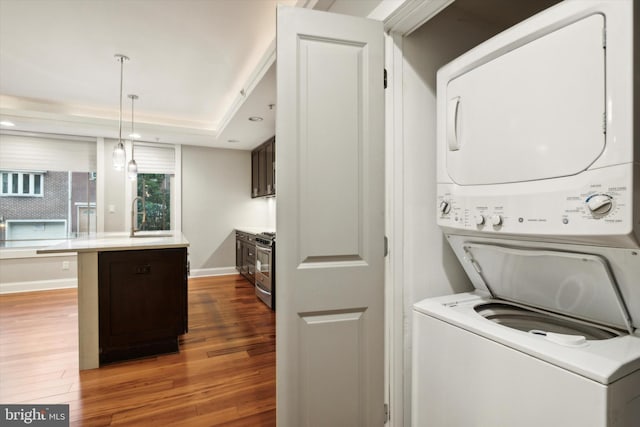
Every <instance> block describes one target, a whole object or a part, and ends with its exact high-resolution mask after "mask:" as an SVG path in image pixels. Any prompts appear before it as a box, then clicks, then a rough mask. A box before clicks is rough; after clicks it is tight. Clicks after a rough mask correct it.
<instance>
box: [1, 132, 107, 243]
mask: <svg viewBox="0 0 640 427" xmlns="http://www.w3.org/2000/svg"><path fill="white" fill-rule="evenodd" d="M95 170H96V142H95V141H91V140H88V139H86V138H78V137H71V136H64V137H57V136H52V135H46V136H45V135H42V136H32V135H29V136H26V135H19V134H14V133H5V132H0V196H1V197H0V219H1V220H2V221H3V225H4V227H0V247H19V246H41V245H47V244H51V241H52V240H55V239H67V238H73V237H75V236H77V235H78V234H80V233H91V232H95V231H96V215H95V204H96V176H95V172H94V171H95ZM45 181H46V182H45ZM45 184H46V185H45ZM45 187H46V191H45Z"/></svg>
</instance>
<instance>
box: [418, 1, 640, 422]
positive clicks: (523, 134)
mask: <svg viewBox="0 0 640 427" xmlns="http://www.w3.org/2000/svg"><path fill="white" fill-rule="evenodd" d="M634 7H640V6H639V5H638V4H636V5H634V4H633V1H632V0H566V1H564V2H562V3H559V4H557V5H556V6H554V7H552V8H550V9H547V10H545V11H543V12H541V13H539V14H538V15H536V16H534V17H532V18H530V19H528V20H526V21H524V22H522V23H520V24H518V25H517V26H515V27H513V28H510V29H509V30H507V31H505V32H503V33H501V34H499V35H497V36H495V37H494V38H492V39H490V40H488V41H487V42H485V43H483V44H481V45H480V46H478V47H476V48H474V49H473V50H471V51H469V52H467V53H465V54H464V55H462V56H460V57H458V58H457V59H455V60H454V61H452V62H451V63H449V64H447V65H446V66H444V67H443V68H441V69H440V70H439V72H438V76H437V77H438V82H437V85H438V87H437V90H438V93H437V95H438V97H437V103H438V105H437V111H438V131H437V132H438V134H437V138H438V154H437V155H438V159H437V160H438V168H437V179H438V202H437V203H438V207H437V208H438V210H439V215H438V224H439V225H440V227H441V228H442V230H443V232H444V234H445V235H446V238H447V240H448V241H449V243H450V245H451V247H452V248H453V251H454V252H455V254H456V256H457V257H458V259H459V260H460V262H461V264H462V266H463V268H464V269H465V271H466V273H467V275H468V276H469V278H470V280H471V282H472V283H473V285H474V287H475V291H474V292H469V293H463V294H455V295H449V296H444V297H438V298H431V299H427V300H424V301H421V302H419V303H417V304H416V305H415V306H414V313H413V320H414V321H413V328H414V335H413V370H414V375H413V386H412V387H413V394H412V400H413V401H412V423H413V425H415V426H435V427H438V426H461V427H474V426H488V427H489V426H490V427H500V426H505V427H512V426H515V427H520V426H532V427H533V426H535V427H539V426H562V427H570V426H580V427H587V426H594V427H595V426H598V427H600V426H625V427H627V426H629V427H631V426H640V138H639V137H638V136H637V135H636V134H635V133H634V130H635V129H638V128H637V126H638V125H640V123H639V122H640V120H639V116H640V104H639V101H640V100H639V99H638V95H637V94H638V93H640V88H638V87H635V88H634V78H635V80H636V81H635V84H636V85H638V84H639V79H640V78H639V72H640V70H639V68H640V67H639V64H638V62H640V60H639V59H638V57H639V56H640V54H638V53H637V52H635V50H638V48H639V47H640V46H637V44H638V39H639V35H638V28H639V23H638V22H637V16H639V15H640V14H639V13H638V11H637V10H633V9H634ZM634 15H635V16H636V18H634ZM634 19H635V27H634ZM634 31H635V32H636V33H635V34H634ZM634 43H635V44H636V46H634ZM634 56H635V58H634ZM634 93H635V94H636V95H634ZM634 128H635V129H634ZM634 138H635V139H634Z"/></svg>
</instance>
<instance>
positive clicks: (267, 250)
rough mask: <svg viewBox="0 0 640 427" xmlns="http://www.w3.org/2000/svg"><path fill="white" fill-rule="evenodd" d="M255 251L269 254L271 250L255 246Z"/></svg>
mask: <svg viewBox="0 0 640 427" xmlns="http://www.w3.org/2000/svg"><path fill="white" fill-rule="evenodd" d="M256 250H257V251H263V252H268V253H271V248H268V247H266V246H260V245H256Z"/></svg>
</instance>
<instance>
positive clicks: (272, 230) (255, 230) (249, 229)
mask: <svg viewBox="0 0 640 427" xmlns="http://www.w3.org/2000/svg"><path fill="white" fill-rule="evenodd" d="M236 230H237V231H242V232H243V233H249V234H260V233H275V232H276V230H275V228H269V227H236Z"/></svg>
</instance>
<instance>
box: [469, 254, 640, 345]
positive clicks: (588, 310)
mask: <svg viewBox="0 0 640 427" xmlns="http://www.w3.org/2000/svg"><path fill="white" fill-rule="evenodd" d="M463 250H464V254H465V258H466V260H465V261H467V262H469V263H470V264H471V265H472V266H473V269H474V270H475V271H476V272H477V273H478V276H479V277H480V279H481V280H479V281H475V280H474V281H473V282H474V286H476V288H478V289H483V290H487V291H489V292H490V293H491V294H492V296H493V297H494V298H500V299H503V300H507V301H513V302H517V303H521V304H526V305H529V306H532V307H537V308H541V309H544V310H549V311H552V312H555V313H561V314H565V315H568V316H573V317H575V318H579V319H584V320H588V321H591V322H596V323H599V324H603V325H609V326H613V327H616V328H618V329H623V330H626V331H628V332H629V333H632V332H633V326H632V321H631V317H630V315H629V312H628V310H627V308H626V305H625V303H624V300H623V298H622V296H621V293H620V290H619V288H618V284H617V282H616V279H615V277H614V275H613V272H612V271H611V268H610V266H609V264H608V262H607V260H606V259H605V258H604V257H602V256H600V255H594V254H585V253H577V252H564V251H555V250H547V249H536V248H518V247H509V246H502V245H494V244H485V243H471V242H465V243H464V245H463Z"/></svg>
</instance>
